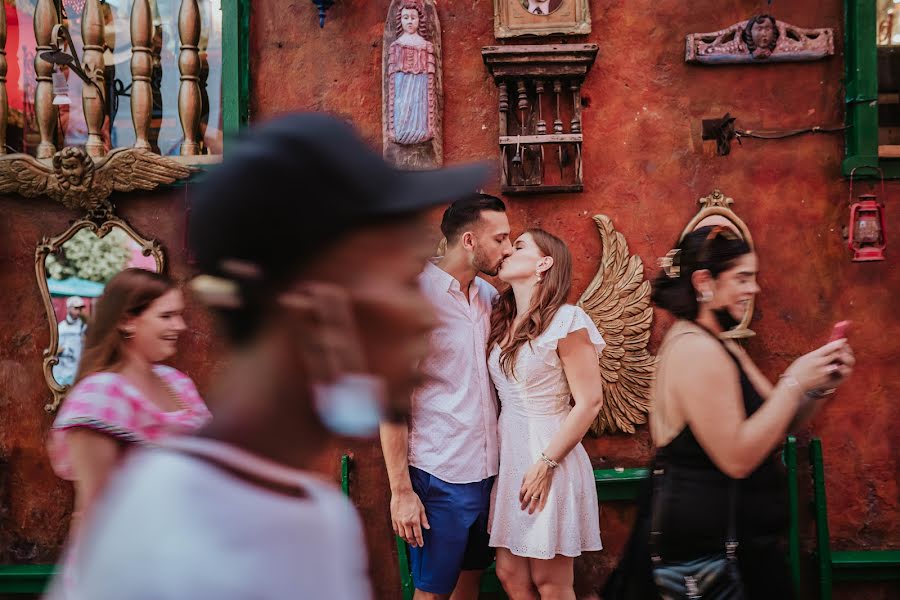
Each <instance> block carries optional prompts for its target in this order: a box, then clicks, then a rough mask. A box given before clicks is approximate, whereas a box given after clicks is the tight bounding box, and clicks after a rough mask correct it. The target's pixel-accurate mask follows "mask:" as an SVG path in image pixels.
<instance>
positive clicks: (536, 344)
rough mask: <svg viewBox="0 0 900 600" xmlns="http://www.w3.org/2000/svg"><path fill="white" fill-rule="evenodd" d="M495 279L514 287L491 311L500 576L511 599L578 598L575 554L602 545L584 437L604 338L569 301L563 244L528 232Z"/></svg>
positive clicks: (494, 521) (597, 390)
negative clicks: (496, 402) (497, 409)
mask: <svg viewBox="0 0 900 600" xmlns="http://www.w3.org/2000/svg"><path fill="white" fill-rule="evenodd" d="M498 277H499V278H500V279H501V280H502V281H504V282H506V283H508V284H509V287H508V288H507V289H506V290H505V291H503V292H502V293H501V294H500V296H499V298H498V299H497V301H496V304H495V305H494V310H493V313H492V314H491V333H490V338H489V342H488V350H489V354H488V366H489V370H490V373H491V379H492V380H493V382H494V385H495V386H496V387H497V393H498V396H499V398H500V404H501V410H500V421H499V438H500V473H499V475H498V476H497V481H496V483H495V485H494V490H493V496H492V499H491V512H490V516H489V521H488V528H489V530H490V535H491V539H490V545H491V546H493V547H495V548H497V576H498V577H499V578H500V581H501V582H502V583H503V587H504V589H505V590H506V593H507V594H508V595H509V597H510V598H511V599H512V600H532V599H537V598H541V599H542V600H550V599H553V600H556V599H565V600H574V598H575V592H574V588H573V579H574V575H573V560H574V557H576V556H579V555H580V554H581V553H582V552H584V551H590V550H600V549H601V547H602V546H601V543H600V522H599V509H598V506H597V490H596V488H595V487H594V476H593V471H592V469H591V462H590V460H589V459H588V455H587V452H585V450H584V447H583V446H582V445H581V439H582V438H583V437H584V435H585V433H587V430H588V428H589V427H590V425H591V423H592V422H593V420H594V419H595V418H596V416H597V413H598V412H599V411H600V406H601V404H602V402H603V394H602V387H601V386H602V379H601V374H600V365H599V360H598V358H599V353H600V352H601V351H602V349H603V346H604V345H605V342H604V341H603V338H602V337H601V336H600V332H599V331H597V327H596V326H595V325H594V323H593V322H592V321H591V319H590V317H588V316H587V314H585V312H584V311H583V310H582V309H581V308H579V307H577V306H572V305H571V304H566V298H567V296H568V294H569V289H570V288H571V283H572V257H571V255H570V254H569V249H568V248H567V247H566V245H565V243H564V242H563V241H562V240H560V239H559V238H557V237H555V236H553V235H551V234H549V233H547V232H546V231H543V230H541V229H531V230H528V231H527V232H525V233H523V234H522V235H521V236H520V237H519V238H518V239H517V240H516V243H515V246H514V250H513V254H512V255H511V256H510V257H508V258H507V259H506V260H505V261H504V262H503V265H502V266H501V267H500V272H499V273H498ZM573 399H574V405H573V403H572V400H573Z"/></svg>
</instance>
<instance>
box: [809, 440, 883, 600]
mask: <svg viewBox="0 0 900 600" xmlns="http://www.w3.org/2000/svg"><path fill="white" fill-rule="evenodd" d="M809 462H810V466H811V467H812V478H813V509H814V511H815V514H816V557H817V560H818V566H819V598H820V600H831V586H832V582H833V581H887V580H893V579H900V550H844V551H832V550H831V539H830V535H829V532H828V506H827V503H826V499H825V464H824V461H823V459H822V441H821V440H820V439H818V438H814V439H813V440H812V441H811V442H810V444H809Z"/></svg>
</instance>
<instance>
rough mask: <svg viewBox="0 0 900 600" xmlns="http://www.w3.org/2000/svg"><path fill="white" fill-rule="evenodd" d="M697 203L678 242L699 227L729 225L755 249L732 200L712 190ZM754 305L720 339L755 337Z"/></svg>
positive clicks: (748, 231) (752, 302)
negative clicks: (752, 328) (694, 213)
mask: <svg viewBox="0 0 900 600" xmlns="http://www.w3.org/2000/svg"><path fill="white" fill-rule="evenodd" d="M697 203H698V204H700V207H701V208H700V210H699V211H698V212H697V214H696V215H694V217H693V218H692V219H691V220H690V221H688V224H687V225H685V227H684V231H682V232H681V237H680V238H679V240H678V241H679V242H680V241H681V240H682V239H684V236H686V235H687V234H689V233H690V232H692V231H694V230H695V229H698V228H699V227H702V226H705V225H721V224H725V225H730V226H731V227H732V229H734V230H735V233H738V234H739V235H740V236H741V237H742V238H744V239H745V240H746V241H747V243H748V244H749V245H750V247H751V248H755V246H754V245H753V236H752V235H751V234H750V228H749V227H747V224H746V223H744V221H742V220H741V218H740V217H739V216H737V214H736V213H735V212H734V211H733V210H732V209H731V205H732V204H734V199H733V198H729V197H727V196H726V195H725V194H723V193H722V192H721V191H720V190H713V193H712V194H710V195H709V196H706V197H703V198H700V199H699V200H698V201H697ZM716 217H718V218H716ZM722 219H724V220H725V221H727V223H721V221H722ZM754 303H755V301H754V300H750V305H749V306H748V307H747V312H746V313H745V314H744V318H743V319H742V320H741V322H740V324H739V325H738V326H737V327H735V328H734V329H732V330H730V331H726V332H725V333H723V334H721V336H720V337H722V338H727V339H743V338H748V337H753V336H754V335H756V332H754V331H753V330H751V329H750V321H751V320H753V307H754Z"/></svg>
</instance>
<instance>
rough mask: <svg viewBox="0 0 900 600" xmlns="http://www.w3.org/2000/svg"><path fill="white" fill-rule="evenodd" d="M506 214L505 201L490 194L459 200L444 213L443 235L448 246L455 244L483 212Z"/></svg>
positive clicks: (442, 221)
mask: <svg viewBox="0 0 900 600" xmlns="http://www.w3.org/2000/svg"><path fill="white" fill-rule="evenodd" d="M485 210H493V211H495V212H506V205H505V204H503V200H501V199H500V198H498V197H496V196H491V195H490V194H480V193H479V194H474V195H472V196H467V197H466V198H462V199H460V200H457V201H456V202H454V203H453V204H451V205H450V206H449V207H448V208H447V210H445V211H444V218H443V219H441V233H443V234H444V237H445V238H447V243H448V244H455V243H456V242H457V241H458V240H459V236H460V235H462V233H463V232H464V231H465V230H466V229H467V228H468V227H469V226H471V225H472V224H474V223H475V222H477V221H478V219H480V218H481V213H482V211H485Z"/></svg>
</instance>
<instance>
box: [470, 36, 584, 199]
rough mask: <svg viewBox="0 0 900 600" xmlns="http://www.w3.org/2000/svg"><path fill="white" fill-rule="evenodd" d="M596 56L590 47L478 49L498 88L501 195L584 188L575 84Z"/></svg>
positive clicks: (578, 95)
mask: <svg viewBox="0 0 900 600" xmlns="http://www.w3.org/2000/svg"><path fill="white" fill-rule="evenodd" d="M597 51H598V48H597V45H596V44H554V45H551V46H488V47H486V48H482V49H481V56H482V58H483V59H484V64H485V65H486V66H487V69H488V71H490V73H491V75H493V77H494V82H495V83H496V84H497V87H498V89H499V105H498V115H499V138H500V140H499V141H500V167H501V179H500V184H501V191H502V192H503V193H505V194H533V193H549V192H580V191H582V190H583V189H584V185H583V171H582V154H581V151H582V144H583V143H584V136H583V134H582V111H581V84H582V83H583V82H584V78H585V77H586V76H587V73H588V71H589V70H590V68H591V66H592V65H593V64H594V60H595V59H596V57H597Z"/></svg>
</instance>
